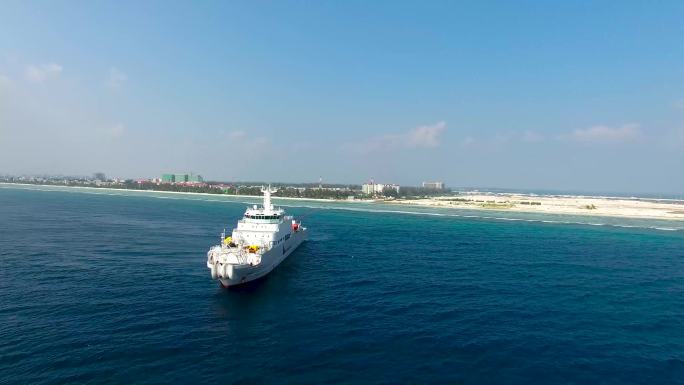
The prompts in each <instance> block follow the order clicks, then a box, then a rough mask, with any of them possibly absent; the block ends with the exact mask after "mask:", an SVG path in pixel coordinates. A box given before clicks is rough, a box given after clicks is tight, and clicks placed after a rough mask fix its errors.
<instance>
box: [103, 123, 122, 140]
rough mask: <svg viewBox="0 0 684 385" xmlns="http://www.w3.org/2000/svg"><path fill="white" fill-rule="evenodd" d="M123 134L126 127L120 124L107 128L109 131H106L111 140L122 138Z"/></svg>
mask: <svg viewBox="0 0 684 385" xmlns="http://www.w3.org/2000/svg"><path fill="white" fill-rule="evenodd" d="M125 132H126V126H124V125H123V124H121V123H117V124H115V125H113V126H111V127H109V129H108V130H107V134H108V135H109V137H111V138H113V139H116V138H120V137H122V136H123V135H124V133H125Z"/></svg>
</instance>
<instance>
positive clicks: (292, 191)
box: [0, 174, 684, 221]
mask: <svg viewBox="0 0 684 385" xmlns="http://www.w3.org/2000/svg"><path fill="white" fill-rule="evenodd" d="M179 175H185V176H183V177H179V180H182V181H179V182H175V181H169V180H168V179H169V178H168V177H167V181H163V180H162V179H161V178H156V179H152V180H132V179H128V180H119V179H107V178H105V177H104V175H103V174H96V175H95V177H63V176H55V177H26V176H20V177H16V176H0V184H15V185H37V186H58V187H81V188H93V189H119V190H132V191H141V192H144V191H149V192H161V193H176V194H216V195H225V196H235V197H240V196H260V195H261V187H262V186H263V185H265V184H267V183H262V182H205V181H203V180H201V177H200V178H197V177H198V176H195V178H196V179H195V180H194V181H188V180H189V177H187V175H188V174H176V176H179ZM174 179H175V177H174ZM433 183H434V182H426V183H423V186H421V187H413V186H401V187H400V186H398V185H393V184H379V183H374V182H371V183H367V184H363V185H353V184H350V185H346V184H322V183H318V184H316V183H271V185H272V186H274V187H276V188H278V193H277V196H276V197H274V198H276V199H277V198H280V199H296V200H328V201H338V202H367V203H385V204H392V205H401V206H413V207H430V208H437V209H465V210H490V211H517V212H529V213H540V214H560V215H580V216H608V217H623V218H644V219H664V220H676V221H684V200H677V199H656V198H636V197H631V198H627V197H607V196H586V195H557V194H556V195H552V194H548V195H547V194H523V193H512V192H493V191H489V192H483V191H453V190H451V189H449V188H445V187H444V186H443V184H439V185H437V186H435V185H434V184H433ZM440 183H441V182H440ZM428 186H429V187H428ZM435 187H437V188H435Z"/></svg>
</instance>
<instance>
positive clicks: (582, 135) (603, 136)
mask: <svg viewBox="0 0 684 385" xmlns="http://www.w3.org/2000/svg"><path fill="white" fill-rule="evenodd" d="M639 136H641V129H640V128H639V125H638V124H636V123H630V124H623V125H622V126H619V127H609V126H601V125H599V126H593V127H589V128H578V129H576V130H574V131H573V132H572V133H570V135H568V136H567V137H568V138H569V139H571V140H574V141H577V142H582V143H618V142H628V141H632V140H635V139H637V138H639Z"/></svg>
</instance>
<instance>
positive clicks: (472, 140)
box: [461, 136, 475, 147]
mask: <svg viewBox="0 0 684 385" xmlns="http://www.w3.org/2000/svg"><path fill="white" fill-rule="evenodd" d="M473 144H475V138H473V137H472V136H466V137H465V138H463V140H462V141H461V146H462V147H469V146H472V145H473Z"/></svg>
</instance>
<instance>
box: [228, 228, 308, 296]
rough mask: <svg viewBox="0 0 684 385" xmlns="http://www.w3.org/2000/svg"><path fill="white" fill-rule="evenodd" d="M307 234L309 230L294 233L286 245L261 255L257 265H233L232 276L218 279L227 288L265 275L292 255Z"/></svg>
mask: <svg viewBox="0 0 684 385" xmlns="http://www.w3.org/2000/svg"><path fill="white" fill-rule="evenodd" d="M306 236H307V230H301V231H298V232H295V233H292V236H291V237H290V239H289V240H288V241H287V242H285V244H284V245H279V246H276V247H274V248H272V249H271V250H269V251H267V252H266V253H264V255H263V256H262V257H261V263H260V264H258V265H257V266H250V265H233V268H232V274H231V275H230V278H227V277H221V278H219V279H218V280H219V282H220V283H221V286H223V287H225V288H228V287H233V286H238V285H242V284H245V283H247V282H252V281H254V280H257V279H259V278H262V277H265V276H266V275H267V274H268V273H270V272H271V271H273V270H274V269H275V268H276V267H278V265H280V264H281V263H282V262H283V261H284V260H285V259H286V258H287V257H288V256H290V254H292V252H294V251H295V250H296V249H297V247H299V245H301V244H302V242H304V241H305V240H306Z"/></svg>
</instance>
